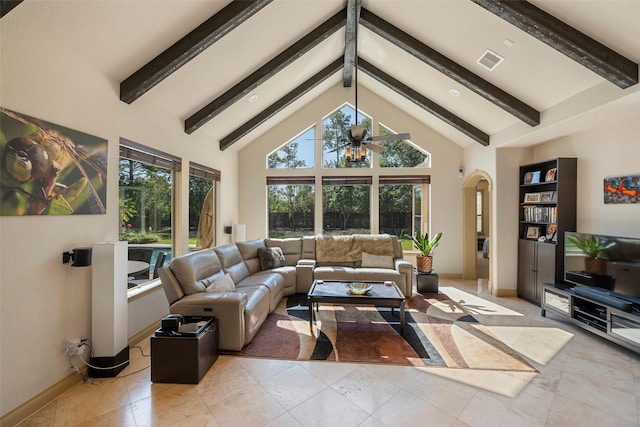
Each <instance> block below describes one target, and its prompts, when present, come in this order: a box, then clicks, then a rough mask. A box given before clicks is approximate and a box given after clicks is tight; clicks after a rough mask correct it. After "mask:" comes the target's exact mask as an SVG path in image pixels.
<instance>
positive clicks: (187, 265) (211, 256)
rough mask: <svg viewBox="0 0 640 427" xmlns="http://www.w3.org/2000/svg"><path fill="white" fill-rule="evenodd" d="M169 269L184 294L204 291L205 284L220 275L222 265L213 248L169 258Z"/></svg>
mask: <svg viewBox="0 0 640 427" xmlns="http://www.w3.org/2000/svg"><path fill="white" fill-rule="evenodd" d="M169 269H170V270H171V272H172V273H173V275H174V276H175V278H176V280H177V281H178V283H179V284H180V287H181V288H182V291H183V292H184V294H185V295H191V294H195V293H198V292H204V291H205V289H206V288H207V286H209V285H210V284H212V283H213V282H214V281H215V280H216V279H219V278H220V277H222V275H223V273H222V265H221V263H220V259H219V258H218V255H217V254H216V252H215V251H214V250H213V249H203V250H201V251H196V252H191V253H188V254H186V255H183V256H179V257H176V258H174V259H172V260H171V263H170V264H169Z"/></svg>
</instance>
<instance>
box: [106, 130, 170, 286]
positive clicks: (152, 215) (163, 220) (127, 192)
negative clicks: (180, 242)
mask: <svg viewBox="0 0 640 427" xmlns="http://www.w3.org/2000/svg"><path fill="white" fill-rule="evenodd" d="M180 168H181V161H180V159H178V158H176V157H174V156H172V155H170V154H166V153H162V152H160V151H158V150H155V149H152V148H148V147H145V146H143V145H140V144H137V143H135V142H131V141H127V140H125V139H121V140H120V161H119V172H120V176H119V183H118V184H119V200H118V202H119V211H120V224H119V228H120V233H119V234H120V240H126V241H127V242H128V243H129V248H130V253H133V250H139V249H148V248H152V249H153V251H150V252H152V255H151V256H150V257H148V259H147V258H145V259H140V260H141V261H145V262H147V263H148V264H149V269H148V270H146V271H142V272H130V276H132V277H135V278H136V279H139V280H142V281H144V280H145V279H146V280H149V279H150V278H151V275H150V274H152V272H153V268H154V266H155V260H156V257H157V255H158V253H159V252H160V251H164V252H167V253H168V255H169V256H168V258H170V255H171V249H172V247H173V227H172V219H173V183H174V173H175V172H178V171H180ZM138 252H139V253H146V252H147V251H146V250H139V251H138ZM145 257H146V255H145Z"/></svg>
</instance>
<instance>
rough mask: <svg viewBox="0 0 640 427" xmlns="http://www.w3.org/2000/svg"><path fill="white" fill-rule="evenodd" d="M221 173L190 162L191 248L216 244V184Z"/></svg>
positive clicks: (198, 248)
mask: <svg viewBox="0 0 640 427" xmlns="http://www.w3.org/2000/svg"><path fill="white" fill-rule="evenodd" d="M218 181H220V171H217V170H215V169H211V168H209V167H206V166H202V165H199V164H197V163H193V162H189V248H195V249H196V250H200V249H205V248H210V247H213V246H215V243H216V220H217V213H216V182H218Z"/></svg>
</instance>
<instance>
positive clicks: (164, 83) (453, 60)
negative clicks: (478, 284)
mask: <svg viewBox="0 0 640 427" xmlns="http://www.w3.org/2000/svg"><path fill="white" fill-rule="evenodd" d="M9 4H10V5H11V6H14V5H16V4H18V7H17V8H15V9H14V10H13V11H10V9H9V8H8V7H6V5H9ZM23 8H24V10H25V12H24V13H27V12H30V13H35V12H37V13H43V14H45V13H46V16H47V17H48V18H49V20H50V22H51V23H52V24H51V25H50V27H49V28H41V29H40V31H42V32H43V34H46V35H47V37H51V38H53V39H54V40H56V41H57V42H59V43H60V44H61V45H63V46H65V48H67V49H71V50H73V51H74V52H75V54H77V55H80V56H82V57H83V58H84V60H85V61H86V62H87V63H89V64H90V65H91V66H93V67H95V68H97V69H99V70H101V71H102V72H103V73H104V74H105V75H106V76H107V77H108V78H110V79H112V80H113V81H114V82H116V83H117V84H118V85H119V97H120V99H121V100H122V101H123V102H126V103H129V104H132V105H135V104H136V103H152V104H154V105H156V106H157V107H158V108H162V109H164V110H166V111H168V112H170V113H171V114H172V115H174V116H175V117H176V118H177V119H178V120H179V121H180V122H181V123H182V124H183V126H184V130H185V132H187V133H193V132H203V133H206V134H207V135H209V136H211V138H212V139H214V140H215V141H216V143H218V141H219V144H220V148H221V149H240V148H242V147H243V146H246V144H248V143H250V142H252V141H253V140H255V139H256V138H257V137H258V136H259V135H260V134H262V133H264V132H265V131H266V130H268V129H269V128H271V127H273V126H274V125H276V124H277V123H278V122H279V121H281V120H282V119H283V118H284V117H286V116H287V115H289V114H291V113H292V112H293V111H295V110H297V109H299V108H301V107H303V106H304V105H306V104H307V103H309V102H311V101H313V99H314V98H315V97H316V96H318V95H319V94H320V93H322V92H324V91H326V90H327V89H329V88H331V87H333V86H336V85H339V86H341V87H344V86H346V87H347V88H346V89H345V101H347V100H351V99H352V98H353V87H352V88H348V86H353V81H354V67H353V65H354V62H356V61H357V64H358V67H357V69H358V72H357V84H358V86H364V87H366V88H367V89H369V90H371V91H372V92H374V93H376V94H378V95H379V96H380V97H382V98H384V99H387V100H388V101H389V102H390V103H391V104H393V105H395V106H396V107H397V108H399V109H400V110H402V111H405V112H406V113H407V114H410V115H412V116H413V117H415V118H417V119H418V120H420V121H422V122H423V123H424V124H425V125H427V126H429V127H431V128H433V129H435V130H436V131H438V132H440V133H442V134H443V135H445V136H446V137H448V138H449V139H450V140H452V141H453V142H454V143H456V144H458V145H460V146H462V147H466V146H468V145H471V144H477V143H480V144H482V145H489V144H491V145H494V146H523V145H531V144H536V143H540V142H543V141H545V140H548V139H551V138H553V137H557V136H560V135H562V134H564V133H568V132H575V131H579V130H580V129H582V128H584V127H585V126H589V125H592V124H594V123H596V122H598V121H604V120H607V121H611V120H616V119H617V118H622V117H623V116H628V115H634V114H635V115H636V116H637V115H638V114H640V89H639V86H640V85H638V65H637V64H638V62H640V43H638V40H640V26H639V25H638V22H639V21H640V1H638V0H620V1H605V0H603V1H587V0H584V1H581V0H578V1H563V0H553V1H543V0H534V1H531V2H524V1H508V0H507V1H505V0H424V1H415V0H412V1H408V0H362V2H361V3H360V0H253V1H196V0H193V1H191V0H182V1H180V2H167V1H159V0H158V1H156V0H145V1H122V2H58V1H50V2H36V1H33V0H25V1H24V2H22V3H21V2H19V1H18V2H5V1H3V10H2V14H3V15H4V14H7V15H6V17H5V18H3V20H4V19H10V17H11V15H12V14H16V13H18V12H20V11H21V10H22V9H23ZM27 9H28V10H27ZM43 16H44V15H43ZM56 22H64V23H65V25H55V23H56ZM356 40H357V43H356ZM487 50H490V51H492V52H493V53H495V54H497V55H499V56H500V57H502V58H504V59H503V60H502V61H501V62H500V63H499V64H498V65H497V66H496V67H495V68H494V69H493V70H492V71H490V70H488V69H487V68H485V67H483V66H482V65H481V64H479V63H478V62H477V61H478V59H479V58H480V57H481V56H482V55H483V54H484V53H485V52H486V51H487ZM452 93H453V94H457V96H453V95H452ZM252 95H253V98H254V99H253V100H254V102H249V99H250V98H251V97H252ZM255 95H257V100H255V98H256V97H255ZM359 107H360V108H362V109H363V110H365V111H366V105H359ZM409 131H410V130H409Z"/></svg>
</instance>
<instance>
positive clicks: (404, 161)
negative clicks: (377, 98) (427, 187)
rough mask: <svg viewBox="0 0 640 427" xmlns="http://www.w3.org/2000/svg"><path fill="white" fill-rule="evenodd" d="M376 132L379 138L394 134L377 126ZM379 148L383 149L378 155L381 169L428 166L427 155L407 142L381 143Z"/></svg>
mask: <svg viewBox="0 0 640 427" xmlns="http://www.w3.org/2000/svg"><path fill="white" fill-rule="evenodd" d="M378 132H379V134H380V135H381V136H384V135H389V134H390V133H394V132H391V131H390V130H389V129H387V128H386V127H384V126H382V125H380V126H379V130H378ZM380 146H381V147H383V148H384V149H385V150H384V151H383V152H381V153H380V154H379V162H380V167H381V168H415V167H420V166H428V163H429V155H428V154H427V153H425V152H423V151H422V150H420V149H419V148H418V147H416V146H415V145H413V144H412V143H410V142H408V141H405V140H397V141H381V142H380Z"/></svg>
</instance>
